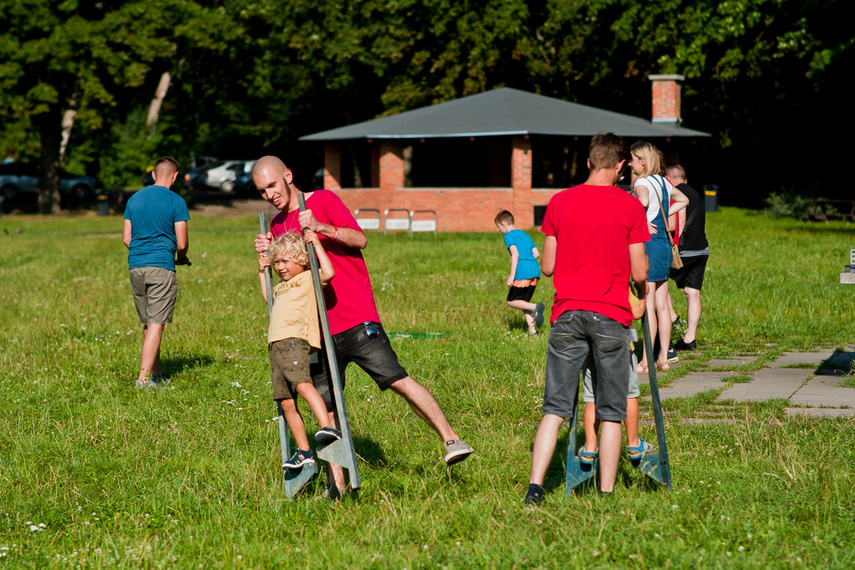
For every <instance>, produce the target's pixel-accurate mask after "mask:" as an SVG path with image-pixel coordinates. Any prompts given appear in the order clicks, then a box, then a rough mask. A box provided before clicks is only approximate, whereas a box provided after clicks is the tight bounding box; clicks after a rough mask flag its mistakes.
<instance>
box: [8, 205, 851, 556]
mask: <svg viewBox="0 0 855 570" xmlns="http://www.w3.org/2000/svg"><path fill="white" fill-rule="evenodd" d="M257 226H258V222H257V219H255V218H253V217H243V218H206V217H203V216H198V215H193V219H192V220H191V221H190V226H189V227H190V241H191V249H190V254H189V255H190V258H191V259H192V261H193V266H192V267H190V268H185V267H182V268H179V269H178V273H179V288H180V293H179V301H178V306H177V309H176V316H175V321H174V323H173V324H172V325H170V326H168V327H167V330H166V334H165V338H164V345H163V357H164V366H165V369H166V371H167V372H168V373H169V375H170V376H171V377H172V379H173V386H172V388H169V389H166V390H159V391H137V390H135V389H134V387H133V377H134V375H135V372H136V370H137V367H138V359H139V349H140V344H139V343H140V329H139V325H138V323H137V320H136V314H135V311H134V308H133V303H132V300H131V295H130V285H129V283H128V276H127V254H126V251H125V249H124V246H123V245H122V243H121V237H120V235H119V232H120V228H121V219H120V218H119V217H111V218H96V217H79V218H62V217H60V218H37V217H8V216H7V217H2V218H0V304H2V311H1V312H0V347H2V348H0V404H2V411H0V565H4V564H5V565H7V566H8V567H10V568H12V567H30V566H38V567H41V566H57V567H60V566H61V567H67V566H76V565H78V564H79V565H81V566H83V567H106V566H111V567H112V566H123V567H138V566H142V567H146V568H148V567H161V566H163V567H170V566H175V567H194V568H197V567H203V568H204V567H242V566H247V567H260V568H265V567H271V566H273V565H287V567H292V566H294V567H318V566H320V567H363V566H375V567H393V568H414V567H431V568H434V567H436V568H443V567H447V568H462V567H470V566H486V567H497V568H504V567H520V568H529V567H551V566H572V567H578V566H582V565H586V566H587V565H590V566H595V567H615V566H618V567H625V566H666V565H671V566H682V567H685V566H697V567H701V566H703V567H706V566H713V567H715V566H736V567H742V566H761V567H766V566H772V567H781V566H789V565H793V566H807V567H820V566H821V567H834V568H846V567H851V566H852V565H853V564H855V500H853V493H852V488H853V486H855V474H853V473H855V456H853V449H855V435H853V427H855V421H853V420H851V419H839V420H831V419H826V420H811V419H804V418H789V417H787V416H786V415H785V414H784V413H783V407H784V405H785V403H784V401H782V400H778V401H772V402H767V403H762V404H746V405H719V404H717V403H716V402H715V397H716V396H717V394H718V392H716V391H713V392H710V393H707V394H703V395H700V396H697V397H695V398H692V399H691V400H688V401H678V402H673V403H672V402H669V405H668V407H667V412H668V413H667V414H666V416H667V417H666V425H667V430H666V431H667V437H668V443H669V452H670V459H671V469H672V474H673V479H674V491H673V492H671V493H668V492H666V491H665V490H664V489H662V488H660V487H658V486H657V485H656V484H655V483H653V482H651V481H650V480H648V479H645V478H644V477H643V476H642V475H641V474H640V473H639V472H637V471H635V470H634V469H632V468H631V466H630V464H629V463H628V462H626V461H624V462H623V463H622V466H621V470H620V473H619V482H618V491H617V493H616V496H614V497H613V498H611V499H609V500H600V499H599V498H598V497H597V495H596V493H595V492H594V491H593V489H582V490H580V492H579V493H577V495H575V496H574V497H573V498H569V499H568V498H566V497H565V494H564V487H563V461H564V459H565V457H564V455H563V452H562V453H559V454H556V458H555V460H554V463H553V465H552V468H551V470H550V472H549V474H548V479H547V485H546V487H547V498H546V501H545V503H544V505H543V507H541V508H539V509H535V510H529V509H527V508H525V507H524V506H523V504H522V498H523V496H524V494H525V490H526V486H527V483H528V471H529V466H530V449H531V443H532V440H533V437H534V431H535V428H536V425H537V422H538V420H539V417H540V403H541V396H542V386H543V372H544V362H545V351H546V342H547V339H546V336H545V335H544V336H542V337H539V338H529V337H527V336H526V335H525V325H524V323H523V320H522V317H521V316H520V314H519V313H518V312H513V311H511V310H510V309H508V308H507V307H506V306H505V304H504V296H505V294H506V289H505V286H504V280H505V276H506V275H507V265H508V261H509V258H508V255H507V253H506V252H505V250H504V248H503V246H502V241H501V236H500V235H499V234H498V233H495V234H440V235H439V236H438V237H437V238H434V237H433V236H430V235H418V236H416V237H415V238H413V239H411V238H408V237H407V236H406V235H401V234H398V235H389V236H386V237H384V236H383V235H381V234H375V233H371V234H369V247H368V249H367V250H366V252H365V255H366V258H367V261H368V265H369V269H370V271H371V275H372V281H373V284H374V289H375V294H376V297H377V301H378V305H379V308H380V313H381V316H382V317H383V320H384V324H385V326H386V328H387V330H389V331H394V332H439V333H443V334H444V335H445V336H444V337H442V338H440V339H436V340H395V341H394V345H395V347H396V349H397V350H398V353H399V356H400V358H401V360H402V363H403V364H404V365H405V366H406V367H407V369H408V370H409V371H410V373H411V374H412V375H413V376H414V377H416V378H417V379H418V380H419V381H421V382H423V383H424V384H425V385H426V386H427V387H428V388H429V389H430V390H431V391H432V392H433V393H434V394H435V395H436V397H437V399H438V400H439V402H440V404H441V405H442V406H443V408H444V409H445V411H446V413H447V414H448V416H449V418H450V419H451V421H452V424H453V425H454V427H455V428H456V429H457V430H458V432H459V433H460V434H461V435H462V436H463V437H464V438H465V439H466V440H467V441H468V442H469V443H471V444H472V445H473V446H475V447H476V449H477V451H476V454H475V455H473V456H472V457H471V458H470V459H469V460H467V461H466V462H464V463H462V464H460V465H459V466H457V467H455V468H454V469H453V471H451V472H448V470H447V469H446V468H445V466H444V464H442V462H441V455H442V449H441V444H440V440H439V438H438V437H437V436H436V434H434V433H433V432H432V431H431V430H430V429H429V428H428V427H427V426H426V424H424V423H423V422H422V421H421V420H419V419H418V418H417V417H416V416H415V415H414V414H413V413H412V412H411V411H410V410H409V408H408V407H407V406H406V404H405V403H404V402H403V401H402V400H401V399H400V398H398V397H397V396H395V395H393V394H392V393H381V392H379V391H378V390H377V389H376V387H375V386H374V384H373V382H372V381H371V380H370V379H369V378H368V377H367V376H365V375H364V374H363V373H361V372H360V371H358V370H356V369H353V368H351V369H350V370H349V374H348V386H347V389H346V391H345V396H346V399H347V404H348V412H349V414H350V418H351V424H352V425H351V429H352V431H353V433H354V436H355V446H356V451H357V453H358V455H359V457H360V463H359V468H360V475H361V478H362V483H363V486H362V489H360V491H359V492H358V493H354V494H351V495H349V496H348V497H347V498H346V499H345V501H344V502H343V503H341V504H332V503H330V502H329V501H327V500H325V499H323V498H321V495H322V493H323V487H324V481H323V480H322V479H318V480H317V481H316V482H314V483H312V484H311V485H310V486H309V488H308V489H307V491H306V492H305V493H304V494H303V495H302V496H301V497H300V498H299V499H298V500H297V501H295V502H288V501H286V499H285V496H284V494H283V492H282V488H281V470H280V468H279V465H280V460H279V443H278V439H277V424H276V423H275V422H274V421H272V419H273V418H274V406H273V403H272V401H271V400H270V393H269V386H268V383H269V373H268V370H267V360H266V349H265V346H264V343H265V341H264V339H265V331H266V307H265V305H264V303H263V301H262V300H261V297H260V295H259V292H258V291H257V288H258V284H257V277H256V273H255V265H254V257H255V254H254V250H253V247H252V237H253V235H254V234H255V233H256V231H257ZM708 234H709V237H710V242H711V250H712V257H711V260H710V263H709V267H708V272H707V277H706V281H705V286H704V297H703V298H704V303H705V304H704V315H703V320H702V325H701V328H700V330H699V333H698V340H699V344H700V348H701V351H700V352H699V354H698V355H697V357H696V358H695V359H694V360H692V361H691V362H690V363H688V364H686V365H685V366H683V367H681V368H679V369H677V370H675V371H673V372H671V373H670V374H669V375H666V376H664V377H660V381H661V383H662V384H663V385H667V384H668V382H670V381H671V380H672V379H673V378H674V377H676V375H677V374H685V373H687V372H688V371H690V370H694V369H698V368H702V367H703V366H704V364H705V362H706V361H707V360H709V359H710V358H713V357H721V356H725V355H728V354H734V353H740V354H742V353H750V354H760V355H762V356H764V357H766V358H767V359H768V358H773V357H774V356H776V355H778V354H780V353H782V352H784V351H788V350H794V349H814V348H817V347H823V348H829V349H831V348H833V347H838V346H845V345H846V344H848V343H852V342H853V341H855V309H853V302H852V300H853V295H855V287H852V288H850V287H847V286H843V285H839V284H838V282H837V281H838V273H839V272H840V270H841V269H842V267H843V265H844V264H846V263H848V259H849V249H850V248H851V247H855V226H847V225H844V224H842V223H839V224H830V225H825V224H807V223H804V222H799V221H792V220H784V221H781V220H771V219H768V218H765V217H762V216H760V215H759V214H757V213H755V212H750V211H744V210H734V209H724V211H723V212H721V213H717V214H710V215H709V216H708ZM532 235H533V236H534V237H535V241H536V243H537V244H538V245H542V243H543V239H542V236H541V235H540V234H539V233H537V232H533V233H532ZM674 293H675V295H674V298H675V302H676V304H677V307H678V312H680V313H681V314H682V316H683V318H684V319H685V301H683V300H682V298H681V295H679V293H678V292H677V291H676V290H674ZM551 295H552V289H551V282H550V281H549V280H543V281H541V284H540V285H539V286H538V292H537V293H536V297H537V299H538V300H540V301H544V302H546V303H547V305H548V304H549V300H550V299H551ZM760 362H762V360H761V361H760ZM758 366H759V364H758ZM645 393H646V389H645ZM713 412H714V413H715V416H716V418H717V419H718V421H711V422H703V423H701V422H694V423H693V422H688V421H684V420H688V419H690V418H697V417H706V415H708V414H712V413H713ZM705 414H706V415H705ZM643 416H644V418H645V420H649V419H650V417H651V411H650V406H649V403H647V404H645V406H644V409H643ZM308 417H309V416H308V415H307V418H308ZM646 426H647V427H644V428H643V430H642V431H643V433H642V435H643V436H644V437H645V438H647V439H650V440H655V435H654V433H653V428H652V427H650V425H649V422H647V423H646ZM312 427H313V423H312V421H311V420H309V428H310V429H312ZM564 446H566V436H565V435H563V434H562V439H561V440H560V442H559V449H561V448H562V447H564Z"/></svg>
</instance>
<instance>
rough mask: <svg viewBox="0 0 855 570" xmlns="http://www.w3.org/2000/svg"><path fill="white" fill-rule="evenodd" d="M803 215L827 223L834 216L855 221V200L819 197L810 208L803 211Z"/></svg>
mask: <svg viewBox="0 0 855 570" xmlns="http://www.w3.org/2000/svg"><path fill="white" fill-rule="evenodd" d="M802 217H803V218H805V219H808V220H817V221H823V222H825V223H828V221H829V220H830V219H832V218H839V219H842V220H846V221H847V222H855V200H826V199H820V198H817V199H814V200H812V202H811V207H810V209H809V210H808V211H807V212H805V213H803V214H802Z"/></svg>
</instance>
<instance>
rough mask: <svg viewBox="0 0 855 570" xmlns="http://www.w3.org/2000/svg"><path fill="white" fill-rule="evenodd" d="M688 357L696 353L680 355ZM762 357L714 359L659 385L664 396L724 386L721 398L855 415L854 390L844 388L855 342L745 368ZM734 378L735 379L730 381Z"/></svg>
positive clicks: (793, 411)
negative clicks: (775, 401)
mask: <svg viewBox="0 0 855 570" xmlns="http://www.w3.org/2000/svg"><path fill="white" fill-rule="evenodd" d="M680 354H681V356H682V355H683V354H685V355H686V357H687V358H690V357H691V355H692V353H680ZM758 358H760V357H759V356H756V355H755V356H734V357H731V358H726V359H714V360H710V361H709V362H708V363H707V364H706V367H705V368H706V370H703V371H698V372H692V373H690V374H687V375H686V376H684V377H682V378H677V379H676V380H674V381H673V382H671V384H669V385H668V386H667V387H665V388H660V389H659V396H660V398H661V399H662V400H666V399H668V398H688V397H691V396H694V395H696V394H701V393H703V392H708V391H710V390H714V389H720V388H722V387H723V386H725V385H728V384H730V386H729V387H728V388H726V389H725V390H723V391H722V392H721V394H720V395H719V397H718V399H717V401H719V402H724V401H734V402H760V401H765V400H772V399H777V398H780V399H783V400H787V401H788V402H789V403H790V404H791V406H790V407H787V408H786V412H787V414H788V415H791V416H797V415H806V416H815V417H839V416H846V417H855V388H848V387H843V386H841V385H840V384H841V382H842V381H843V380H844V379H846V377H847V376H848V375H849V374H850V371H851V370H853V368H855V345H853V346H848V347H847V348H846V351H844V352H838V351H819V352H788V353H785V354H783V355H781V356H780V357H778V358H777V359H776V360H775V361H773V362H767V363H765V364H763V367H762V368H760V369H759V370H753V371H750V372H746V371H745V370H744V369H745V368H752V366H751V365H752V364H753V363H754V362H755V361H756V360H757V359H758ZM734 377H736V380H735V381H732V380H730V379H732V378H734Z"/></svg>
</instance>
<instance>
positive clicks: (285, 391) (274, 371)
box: [267, 338, 312, 402]
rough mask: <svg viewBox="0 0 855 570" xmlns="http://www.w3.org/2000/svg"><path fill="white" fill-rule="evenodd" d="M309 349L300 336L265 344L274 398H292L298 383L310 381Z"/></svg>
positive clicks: (306, 342)
mask: <svg viewBox="0 0 855 570" xmlns="http://www.w3.org/2000/svg"><path fill="white" fill-rule="evenodd" d="M310 351H311V347H310V346H309V342H308V341H307V340H306V339H302V338H286V339H283V340H277V341H275V342H271V343H270V344H269V345H267V352H269V353H270V383H271V384H272V385H273V399H274V400H276V401H277V402H278V401H279V400H293V399H294V398H295V397H296V395H297V385H298V384H305V383H309V384H311V383H312V376H311V375H310V374H309V352H310Z"/></svg>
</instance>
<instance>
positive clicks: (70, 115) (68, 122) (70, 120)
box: [59, 107, 77, 162]
mask: <svg viewBox="0 0 855 570" xmlns="http://www.w3.org/2000/svg"><path fill="white" fill-rule="evenodd" d="M76 114H77V109H75V108H73V107H70V108H68V109H66V111H65V113H64V114H63V115H62V140H61V141H60V143H59V161H60V162H62V160H63V159H64V158H65V149H66V148H68V139H69V138H70V137H71V127H73V126H74V116H75V115H76Z"/></svg>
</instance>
